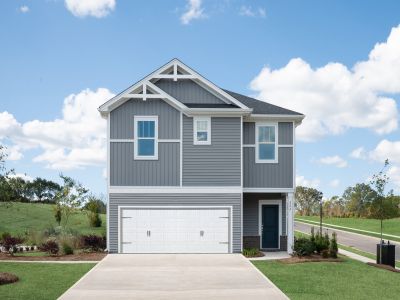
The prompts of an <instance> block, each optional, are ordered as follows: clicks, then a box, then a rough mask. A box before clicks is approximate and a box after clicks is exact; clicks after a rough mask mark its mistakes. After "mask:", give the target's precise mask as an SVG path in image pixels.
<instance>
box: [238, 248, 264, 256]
mask: <svg viewBox="0 0 400 300" xmlns="http://www.w3.org/2000/svg"><path fill="white" fill-rule="evenodd" d="M260 253H261V252H260V250H258V249H257V248H250V249H243V252H242V254H243V255H244V256H246V257H258V256H263V255H260ZM261 254H262V253H261Z"/></svg>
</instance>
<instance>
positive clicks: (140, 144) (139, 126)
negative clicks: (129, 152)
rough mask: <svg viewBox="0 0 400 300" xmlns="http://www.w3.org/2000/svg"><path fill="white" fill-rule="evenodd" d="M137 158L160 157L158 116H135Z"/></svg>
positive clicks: (135, 155)
mask: <svg viewBox="0 0 400 300" xmlns="http://www.w3.org/2000/svg"><path fill="white" fill-rule="evenodd" d="M134 120H135V141H134V144H135V145H134V146H135V147H134V151H135V153H134V158H135V159H144V160H146V159H158V117H157V116H143V117H142V116H135V117H134Z"/></svg>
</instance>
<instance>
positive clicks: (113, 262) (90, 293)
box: [60, 254, 288, 300]
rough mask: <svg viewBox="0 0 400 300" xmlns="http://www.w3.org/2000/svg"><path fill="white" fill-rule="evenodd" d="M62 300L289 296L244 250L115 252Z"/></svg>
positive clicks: (208, 299)
mask: <svg viewBox="0 0 400 300" xmlns="http://www.w3.org/2000/svg"><path fill="white" fill-rule="evenodd" d="M60 299H62V300H69V299H85V300H91V299H95V300H101V299H135V300H145V299H146V300H147V299H152V300H157V299H175V300H179V299H191V300H200V299H207V300H212V299H219V300H223V299H230V300H235V299H237V300H239V299H252V300H257V299H260V300H261V299H263V300H265V299H288V298H287V297H286V295H285V294H283V293H282V292H281V291H280V290H279V289H278V288H277V287H276V286H275V285H274V284H273V283H272V282H271V281H269V280H268V279H267V278H266V277H265V276H264V275H263V274H262V273H261V272H260V271H259V270H258V269H256V268H255V267H254V266H253V265H252V264H251V262H249V261H248V260H247V259H246V258H245V257H243V256H242V255H241V254H110V255H108V256H107V257H106V258H104V259H103V260H102V261H101V262H100V263H98V264H97V265H96V266H95V267H94V268H93V269H92V270H90V271H89V272H88V273H87V274H86V275H85V276H84V277H83V278H81V280H79V281H78V282H77V283H76V284H75V285H74V286H72V287H71V288H70V289H69V290H68V291H67V292H65V293H64V294H63V295H62V296H61V297H60Z"/></svg>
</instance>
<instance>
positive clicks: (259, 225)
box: [258, 199, 282, 249]
mask: <svg viewBox="0 0 400 300" xmlns="http://www.w3.org/2000/svg"><path fill="white" fill-rule="evenodd" d="M268 204H270V205H278V206H279V209H278V214H279V216H278V217H279V224H278V228H279V236H278V248H271V249H280V248H281V238H280V237H281V236H282V200H281V199H276V200H259V201H258V234H259V235H260V249H262V230H261V228H262V206H263V205H268Z"/></svg>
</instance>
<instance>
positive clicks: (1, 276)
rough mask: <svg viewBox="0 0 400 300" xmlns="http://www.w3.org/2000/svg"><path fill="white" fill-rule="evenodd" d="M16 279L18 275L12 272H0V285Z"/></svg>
mask: <svg viewBox="0 0 400 300" xmlns="http://www.w3.org/2000/svg"><path fill="white" fill-rule="evenodd" d="M18 280H19V278H18V276H16V275H14V274H11V273H5V272H0V285H2V284H8V283H14V282H17V281H18Z"/></svg>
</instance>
